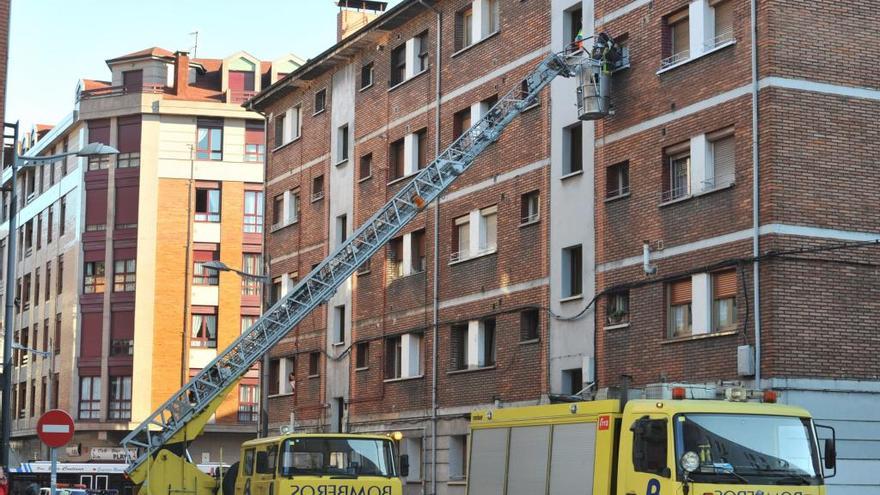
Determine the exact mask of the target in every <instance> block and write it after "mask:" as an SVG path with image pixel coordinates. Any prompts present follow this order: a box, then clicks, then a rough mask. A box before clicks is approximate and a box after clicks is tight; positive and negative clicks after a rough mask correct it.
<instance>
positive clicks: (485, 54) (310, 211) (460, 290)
mask: <svg viewBox="0 0 880 495" xmlns="http://www.w3.org/2000/svg"><path fill="white" fill-rule="evenodd" d="M340 3H341V4H343V3H345V2H340ZM370 3H378V2H370ZM572 3H573V2H572ZM342 7H343V10H342V14H341V15H345V12H346V7H345V6H344V5H342ZM551 7H553V8H557V7H558V6H556V5H551V2H549V1H528V2H521V1H518V0H516V1H514V0H476V1H474V2H467V1H463V0H456V1H428V2H418V1H408V0H405V1H403V2H401V3H399V4H398V5H396V6H394V7H392V8H390V9H388V10H387V11H386V12H385V13H384V14H382V15H381V16H379V17H378V18H377V19H376V20H374V21H372V22H370V23H369V24H367V25H366V26H365V27H363V28H362V29H361V30H359V31H357V32H355V33H354V34H350V35H348V36H347V37H344V38H343V39H341V41H339V42H338V43H337V44H336V45H334V46H332V47H330V48H329V49H327V50H326V51H325V52H323V53H322V54H320V55H318V56H316V57H315V58H313V59H311V60H309V61H308V62H307V63H306V64H305V65H303V67H301V68H299V69H298V70H296V71H294V72H293V73H292V74H290V75H288V76H287V77H286V78H284V79H282V80H281V81H279V82H278V83H276V84H274V85H272V86H270V87H269V88H267V89H265V90H263V91H262V92H261V93H260V94H259V95H257V96H256V97H255V98H254V99H253V100H251V102H250V103H249V105H251V106H252V108H254V109H255V110H257V111H259V112H261V113H263V114H264V115H265V116H266V118H267V122H268V124H267V130H268V134H269V138H268V142H269V151H268V153H267V162H268V163H267V177H266V179H267V186H266V191H267V192H266V198H267V200H266V201H267V203H266V204H267V218H266V228H267V230H268V234H267V239H266V252H267V258H268V262H269V266H270V271H271V276H272V277H273V282H274V284H273V298H277V297H280V296H282V295H284V294H285V293H286V292H287V291H288V290H289V289H290V288H292V286H293V284H295V283H296V282H297V280H298V279H299V277H300V276H302V275H305V274H306V273H308V272H309V271H310V270H311V269H312V267H314V266H315V265H316V264H317V263H318V262H320V261H321V260H322V259H323V258H324V257H325V256H326V255H327V254H329V253H330V252H332V251H333V250H334V249H335V247H336V246H337V245H338V244H339V243H340V242H342V241H343V240H344V239H345V238H346V236H348V235H349V234H350V233H351V232H352V231H353V229H354V228H356V227H357V226H358V225H359V224H360V223H362V222H363V221H365V220H366V219H367V218H369V217H370V216H371V215H372V214H373V213H374V212H375V211H376V210H377V209H378V208H379V207H380V206H381V205H382V204H384V203H385V202H386V201H387V200H388V199H389V198H390V197H391V195H393V194H394V193H395V192H396V191H397V190H398V189H399V188H400V187H401V185H402V184H403V183H405V181H407V179H408V178H409V177H411V176H412V175H413V174H414V173H416V172H417V171H418V170H419V169H420V168H422V167H424V166H425V165H426V164H427V163H429V162H430V160H431V159H432V158H433V157H434V156H435V154H436V153H437V152H438V150H442V149H443V148H445V147H446V146H448V145H449V144H450V143H451V142H452V141H453V140H454V139H455V138H456V137H458V136H459V135H460V134H461V133H462V132H463V131H464V130H466V129H467V128H469V127H470V125H471V123H472V122H475V121H476V120H477V119H479V117H480V116H481V115H483V113H484V112H486V111H487V110H488V109H489V108H490V107H491V106H492V105H493V104H494V102H495V101H496V100H497V98H498V97H499V96H500V95H503V94H505V93H506V92H507V91H509V90H510V89H511V88H513V87H514V86H516V85H518V84H519V82H520V80H521V79H522V78H523V77H525V76H526V75H527V74H528V73H529V72H530V71H531V70H533V68H534V67H535V66H536V65H537V64H538V63H539V62H540V61H541V59H542V58H544V57H545V56H546V55H547V54H548V53H549V50H550V49H551V48H552V49H558V50H561V49H562V48H563V46H564V45H567V44H568V43H569V42H570V41H571V40H572V39H573V38H574V36H575V35H576V34H577V32H578V28H579V26H576V23H574V22H571V20H569V22H568V24H567V25H565V26H563V25H562V13H563V9H562V8H561V7H559V8H557V10H558V11H559V12H558V15H554V16H548V15H547V12H548V10H549V9H550V8H551ZM568 7H570V6H566V8H568ZM567 15H569V17H571V15H570V13H569V14H567ZM438 26H439V31H438ZM575 101H576V92H575V84H574V83H572V82H567V81H562V82H560V83H558V84H556V83H554V85H553V88H552V89H551V90H550V91H545V92H543V93H542V94H541V96H540V98H539V102H538V103H537V104H536V105H535V106H534V107H532V108H530V109H528V110H527V111H525V112H524V113H523V114H522V115H521V116H520V117H519V118H517V119H516V120H515V121H514V122H513V123H512V124H511V125H510V127H509V128H508V129H507V131H506V132H505V133H504V134H503V135H502V136H501V138H500V140H499V141H498V142H497V143H496V144H494V145H493V146H492V147H490V148H489V149H488V150H487V151H486V152H485V153H484V154H483V155H482V156H480V157H479V158H478V159H477V161H476V163H475V165H474V166H473V168H471V169H470V170H469V171H468V172H467V173H466V174H464V175H463V176H462V177H461V178H460V179H459V180H458V181H457V182H456V183H455V184H453V186H452V187H451V188H450V189H449V190H448V191H447V193H446V194H445V195H444V196H443V197H442V198H441V199H440V200H439V204H432V205H430V206H428V207H427V208H426V209H425V211H424V212H423V213H421V214H420V215H419V216H418V217H417V218H416V219H415V220H414V221H412V222H411V223H410V224H409V225H407V226H406V228H405V229H404V230H403V232H402V233H401V235H400V236H399V237H398V238H396V239H394V240H392V241H391V243H390V244H389V245H388V246H386V248H385V249H383V251H381V254H378V255H376V256H374V257H373V258H372V259H371V260H370V262H369V263H367V264H365V265H364V266H362V267H360V269H359V270H358V272H357V274H356V275H355V276H353V277H352V278H351V279H350V280H349V281H348V282H347V283H346V284H345V285H344V286H343V287H342V288H340V290H339V291H338V292H337V293H336V295H335V296H334V297H333V298H332V299H331V300H330V301H328V303H327V304H326V306H323V307H321V308H319V309H317V310H316V311H315V312H314V313H313V315H311V316H310V317H308V318H307V319H306V320H305V321H304V322H303V323H302V324H300V325H299V326H298V327H297V328H296V329H295V330H294V331H293V332H291V333H290V335H289V337H287V338H285V339H284V340H282V342H281V343H280V344H279V345H278V346H277V347H276V348H275V350H274V351H273V352H272V353H271V356H272V359H271V361H270V367H269V370H268V371H269V376H270V380H269V383H268V385H267V387H268V390H267V393H268V394H269V398H268V401H269V414H270V426H271V429H272V431H274V432H277V431H278V429H279V428H280V427H282V426H283V425H289V424H291V423H292V424H293V425H294V426H295V427H296V428H300V429H304V430H323V431H356V432H371V431H372V432H375V431H382V432H384V431H392V430H400V431H402V432H403V433H404V436H405V439H404V441H403V444H402V449H403V451H404V452H405V453H407V454H408V455H409V456H410V459H411V466H412V469H411V471H410V475H409V477H408V479H407V492H408V493H434V492H435V490H436V492H437V493H463V492H464V487H465V481H466V457H467V431H468V418H469V414H470V411H471V410H473V409H474V408H476V407H485V406H492V405H493V404H497V405H498V406H499V407H501V406H507V405H515V404H534V403H536V402H538V401H544V402H546V401H548V400H549V397H550V396H551V395H554V394H574V393H577V392H580V391H581V390H582V389H583V388H584V387H585V382H586V381H589V380H588V379H589V378H590V375H591V374H592V372H593V364H592V355H593V354H592V350H593V344H592V335H593V325H592V321H593V315H592V313H590V312H583V309H584V308H585V307H586V306H587V304H588V303H589V302H590V299H591V298H592V291H593V287H594V285H595V284H594V282H593V278H592V277H593V275H592V273H593V271H592V265H591V260H592V258H591V256H592V254H591V253H592V252H593V247H592V246H593V231H592V223H591V217H592V214H591V213H590V212H591V209H592V205H593V201H592V191H593V188H592V161H590V160H588V159H587V158H588V153H587V148H586V146H585V144H584V143H585V141H584V140H583V138H584V137H586V136H588V135H589V134H588V132H587V130H588V129H592V127H588V126H586V125H583V126H582V125H581V124H580V121H578V119H577V116H576V111H575V108H574V106H575ZM551 129H553V130H552V132H551ZM563 131H564V132H565V134H564V135H563ZM563 170H565V172H563ZM563 176H564V177H563ZM557 193H558V197H557ZM576 211H577V213H575V212H576ZM557 212H559V213H557ZM557 222H558V223H559V225H560V230H565V229H566V228H568V227H570V228H568V230H567V232H558V233H557V232H555V231H554V228H555V227H554V226H555V225H556V224H557ZM566 226H568V227H566ZM547 309H552V314H555V315H557V316H559V317H560V318H559V319H557V318H552V317H551V316H550V315H551V313H550V312H548V311H547ZM581 315H583V317H579V316H581ZM565 318H569V320H568V321H563V319H565ZM435 483H436V486H435Z"/></svg>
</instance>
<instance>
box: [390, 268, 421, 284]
mask: <svg viewBox="0 0 880 495" xmlns="http://www.w3.org/2000/svg"><path fill="white" fill-rule="evenodd" d="M426 271H427V270H420V271H417V272H411V273H407V274H405V275H400V276H396V277H394V278H392V279H391V281H392V282H396V281H398V280H402V279H405V278H409V277H413V276H416V275H424V274H425V272H426Z"/></svg>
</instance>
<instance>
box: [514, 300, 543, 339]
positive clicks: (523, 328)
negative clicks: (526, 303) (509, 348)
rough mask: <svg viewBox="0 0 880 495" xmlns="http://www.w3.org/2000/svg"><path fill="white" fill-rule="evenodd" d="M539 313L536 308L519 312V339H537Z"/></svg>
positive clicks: (539, 322)
mask: <svg viewBox="0 0 880 495" xmlns="http://www.w3.org/2000/svg"><path fill="white" fill-rule="evenodd" d="M540 331H541V314H540V312H539V310H538V308H529V309H524V310H522V311H520V312H519V340H521V341H528V340H538V339H539V338H540V336H541V332H540Z"/></svg>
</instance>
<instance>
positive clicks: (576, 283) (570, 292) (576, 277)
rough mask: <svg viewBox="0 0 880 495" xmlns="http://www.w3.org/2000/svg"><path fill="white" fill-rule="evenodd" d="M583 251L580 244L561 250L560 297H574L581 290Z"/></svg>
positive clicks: (579, 293)
mask: <svg viewBox="0 0 880 495" xmlns="http://www.w3.org/2000/svg"><path fill="white" fill-rule="evenodd" d="M582 277H583V251H582V248H581V245H580V244H578V245H576V246H571V247H567V248H565V249H563V250H562V297H563V298H566V297H576V296H580V295H581V293H582V292H583V284H582Z"/></svg>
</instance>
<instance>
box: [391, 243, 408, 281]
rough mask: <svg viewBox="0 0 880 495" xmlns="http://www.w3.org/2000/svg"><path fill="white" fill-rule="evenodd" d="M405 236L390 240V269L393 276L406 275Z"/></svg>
mask: <svg viewBox="0 0 880 495" xmlns="http://www.w3.org/2000/svg"><path fill="white" fill-rule="evenodd" d="M405 266H406V265H405V264H404V262H403V236H400V237H395V238H394V239H391V240H390V241H389V242H388V269H389V272H390V273H389V276H390V277H391V278H399V277H402V276H404V274H405V273H404V267H405Z"/></svg>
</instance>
